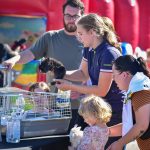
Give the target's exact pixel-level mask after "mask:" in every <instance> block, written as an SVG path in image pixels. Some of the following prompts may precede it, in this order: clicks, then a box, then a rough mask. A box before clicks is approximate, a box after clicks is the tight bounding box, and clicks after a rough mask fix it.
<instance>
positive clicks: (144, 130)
mask: <svg viewBox="0 0 150 150" xmlns="http://www.w3.org/2000/svg"><path fill="white" fill-rule="evenodd" d="M113 78H114V80H115V82H116V83H117V86H118V87H119V89H120V90H125V91H126V98H125V100H124V105H123V122H122V124H118V125H115V126H113V127H110V136H116V135H120V134H121V132H122V138H120V139H119V140H118V141H116V142H114V143H113V144H112V145H111V146H110V147H109V148H108V150H122V148H123V147H124V145H126V144H127V143H129V142H131V141H133V140H137V143H138V146H139V148H140V150H149V149H150V73H149V71H148V69H147V67H146V64H145V62H144V60H143V59H142V58H141V57H139V58H137V59H136V58H134V57H133V56H131V55H125V56H120V57H119V58H117V59H116V60H115V61H114V63H113Z"/></svg>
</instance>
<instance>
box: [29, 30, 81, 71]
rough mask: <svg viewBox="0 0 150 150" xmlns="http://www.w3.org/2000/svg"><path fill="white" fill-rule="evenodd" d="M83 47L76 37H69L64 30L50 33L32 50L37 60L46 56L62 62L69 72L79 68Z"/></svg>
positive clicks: (44, 35)
mask: <svg viewBox="0 0 150 150" xmlns="http://www.w3.org/2000/svg"><path fill="white" fill-rule="evenodd" d="M82 49H83V45H82V44H81V43H80V42H79V41H78V40H77V38H76V36H74V35H71V36H70V35H67V34H66V33H65V32H64V30H63V29H61V30H56V31H48V32H46V33H45V34H43V35H42V36H41V38H39V39H38V40H37V42H36V43H35V44H34V45H33V46H32V47H31V48H30V50H31V52H32V53H33V54H34V56H35V58H36V59H40V58H42V57H44V56H46V57H53V58H55V59H57V60H59V61H61V62H62V63H63V64H64V66H65V67H66V69H67V70H75V69H78V68H79V65H80V63H81V59H82Z"/></svg>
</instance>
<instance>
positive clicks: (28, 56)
mask: <svg viewBox="0 0 150 150" xmlns="http://www.w3.org/2000/svg"><path fill="white" fill-rule="evenodd" d="M34 58H35V57H34V55H33V53H32V52H31V51H30V50H25V51H23V52H21V53H20V54H19V55H16V56H14V57H12V58H10V59H8V60H6V61H4V62H3V64H4V65H5V66H7V67H8V68H9V69H11V68H12V67H13V66H14V65H15V64H16V63H20V64H25V63H27V62H30V61H31V60H33V59H34Z"/></svg>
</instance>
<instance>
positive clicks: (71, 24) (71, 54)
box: [3, 0, 84, 128]
mask: <svg viewBox="0 0 150 150" xmlns="http://www.w3.org/2000/svg"><path fill="white" fill-rule="evenodd" d="M83 14H84V4H83V3H82V2H81V1H80V0H68V1H67V2H66V3H65V4H64V5H63V23H64V29H60V30H56V31H48V32H46V33H45V34H43V35H42V36H41V37H40V38H39V39H38V40H37V42H36V43H35V44H34V45H33V46H32V47H30V48H29V49H27V50H25V51H23V52H21V53H20V54H19V55H17V56H15V57H13V58H11V59H9V60H7V61H5V62H4V63H3V64H4V65H7V66H8V67H9V68H12V67H13V66H14V65H15V64H16V63H21V64H25V63H27V62H30V61H31V60H33V59H40V58H42V57H53V58H55V59H57V60H59V61H61V62H62V63H63V64H64V66H65V68H66V70H76V69H78V68H79V65H80V62H81V58H82V49H83V45H82V44H81V43H80V42H79V41H78V40H77V38H76V25H75V21H76V20H77V19H78V18H79V17H80V16H81V15H83ZM48 76H49V75H48ZM48 80H49V79H48ZM71 95H72V99H73V100H71V103H72V109H73V111H72V116H73V117H72V118H73V119H72V120H71V123H70V127H69V128H72V127H73V125H74V123H75V120H76V115H77V109H78V104H79V101H78V100H77V97H78V95H79V94H77V93H75V92H72V94H71ZM81 124H82V123H81Z"/></svg>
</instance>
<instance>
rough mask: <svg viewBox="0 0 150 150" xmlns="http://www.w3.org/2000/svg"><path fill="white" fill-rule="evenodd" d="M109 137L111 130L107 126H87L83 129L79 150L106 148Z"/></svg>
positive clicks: (102, 149)
mask: <svg viewBox="0 0 150 150" xmlns="http://www.w3.org/2000/svg"><path fill="white" fill-rule="evenodd" d="M108 137H109V130H108V128H107V127H105V128H100V127H99V126H91V127H86V128H85V129H84V131H83V138H82V140H81V142H80V144H79V145H78V147H77V150H104V147H105V144H106V142H107V140H108Z"/></svg>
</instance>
